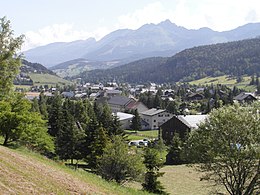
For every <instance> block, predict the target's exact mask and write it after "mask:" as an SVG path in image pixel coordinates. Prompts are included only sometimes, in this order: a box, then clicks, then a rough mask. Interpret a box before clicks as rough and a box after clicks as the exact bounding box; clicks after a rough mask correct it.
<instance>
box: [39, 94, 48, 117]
mask: <svg viewBox="0 0 260 195" xmlns="http://www.w3.org/2000/svg"><path fill="white" fill-rule="evenodd" d="M38 102H39V109H40V113H41V114H42V116H43V119H48V111H47V98H46V96H45V95H44V94H43V92H41V93H40V96H39V101H38Z"/></svg>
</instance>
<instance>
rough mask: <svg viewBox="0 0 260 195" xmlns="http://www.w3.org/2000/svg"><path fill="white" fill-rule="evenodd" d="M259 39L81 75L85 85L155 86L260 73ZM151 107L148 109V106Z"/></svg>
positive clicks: (194, 50)
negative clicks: (151, 83)
mask: <svg viewBox="0 0 260 195" xmlns="http://www.w3.org/2000/svg"><path fill="white" fill-rule="evenodd" d="M259 48H260V39H259V38H258V39H257V38H256V39H247V40H242V41H235V42H229V43H221V44H213V45H206V46H200V47H194V48H191V49H186V50H183V51H181V52H179V53H177V54H176V55H174V56H172V57H170V58H147V59H144V60H139V61H136V62H132V63H130V64H127V65H125V66H121V67H116V68H112V69H107V70H94V71H89V72H84V73H82V74H80V77H81V78H85V81H88V82H93V81H97V79H98V80H99V81H109V80H113V79H116V80H118V81H120V82H130V83H144V82H147V81H150V82H156V83H166V82H177V81H183V82H187V81H192V80H197V79H200V78H204V77H207V76H212V77H215V76H219V75H232V76H235V77H238V78H239V77H240V78H241V76H242V75H245V74H247V75H252V74H255V73H256V72H260V66H259V65H260V57H259V56H260V55H259V52H260V49H259ZM148 107H149V106H148Z"/></svg>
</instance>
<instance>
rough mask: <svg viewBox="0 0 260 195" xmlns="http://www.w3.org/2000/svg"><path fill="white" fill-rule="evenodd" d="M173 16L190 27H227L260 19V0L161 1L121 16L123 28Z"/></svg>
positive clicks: (181, 23)
mask: <svg viewBox="0 0 260 195" xmlns="http://www.w3.org/2000/svg"><path fill="white" fill-rule="evenodd" d="M165 19H170V20H171V21H172V22H174V23H176V24H177V25H179V26H184V27H186V28H190V29H198V28H201V27H209V28H212V29H214V30H218V31H224V30H230V29H233V28H236V27H238V26H241V25H244V24H246V23H248V22H257V21H258V22H259V21H260V1H259V0H247V1H245V0H228V1H227V0H218V1H214V0H200V1H195V0H172V1H167V2H165V1H157V2H154V3H151V4H148V5H147V6H145V7H144V8H142V9H138V10H136V11H135V12H133V13H128V14H125V15H122V16H119V18H118V26H117V27H119V28H131V29H136V28H139V27H140V26H141V25H143V24H146V23H155V24H156V23H159V22H161V21H163V20H165Z"/></svg>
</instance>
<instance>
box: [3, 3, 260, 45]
mask: <svg viewBox="0 0 260 195" xmlns="http://www.w3.org/2000/svg"><path fill="white" fill-rule="evenodd" d="M3 16H7V18H8V19H9V20H11V24H12V28H13V29H14V31H15V34H16V35H20V34H25V35H26V40H25V44H24V46H23V50H26V49H29V48H33V47H37V46H40V45H45V44H48V43H52V42H61V41H73V40H78V39H87V38H89V37H94V38H96V39H97V40H99V39H100V38H102V37H103V36H105V35H106V34H108V33H110V32H112V31H114V30H116V29H123V28H129V29H137V28H139V27H140V26H142V25H143V24H146V23H155V24H157V23H159V22H161V21H163V20H166V19H170V20H171V21H172V22H173V23H175V24H177V25H179V26H183V27H186V28H188V29H198V28H201V27H209V28H211V29H213V30H216V31H224V30H230V29H233V28H236V27H238V26H241V25H244V24H246V23H249V22H260V1H259V0H109V1H108V0H23V1H22V0H1V7H0V17H3Z"/></svg>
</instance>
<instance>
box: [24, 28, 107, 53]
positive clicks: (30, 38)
mask: <svg viewBox="0 0 260 195" xmlns="http://www.w3.org/2000/svg"><path fill="white" fill-rule="evenodd" d="M109 32H110V31H109V30H108V29H107V28H105V27H104V28H98V29H96V30H95V31H93V32H88V31H86V30H80V31H79V30H74V28H73V25H71V24H54V25H52V26H46V27H44V28H42V29H40V30H38V31H28V32H26V33H25V37H26V39H25V43H24V44H23V47H22V51H26V50H28V49H31V48H34V47H38V46H42V45H46V44H49V43H53V42H70V41H75V40H84V39H87V38H89V37H94V38H96V39H100V38H102V37H103V36H104V35H106V34H107V33H109Z"/></svg>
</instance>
